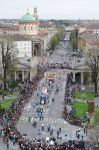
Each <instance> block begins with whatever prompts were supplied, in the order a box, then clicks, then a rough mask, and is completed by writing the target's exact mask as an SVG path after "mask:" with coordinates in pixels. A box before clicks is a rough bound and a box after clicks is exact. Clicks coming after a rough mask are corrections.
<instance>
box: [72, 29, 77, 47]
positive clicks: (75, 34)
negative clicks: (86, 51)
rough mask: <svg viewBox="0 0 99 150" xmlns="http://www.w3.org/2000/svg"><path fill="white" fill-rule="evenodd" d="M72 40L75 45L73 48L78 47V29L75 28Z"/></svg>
mask: <svg viewBox="0 0 99 150" xmlns="http://www.w3.org/2000/svg"><path fill="white" fill-rule="evenodd" d="M70 42H71V44H72V46H73V49H78V29H75V30H74V31H72V32H71V35H70Z"/></svg>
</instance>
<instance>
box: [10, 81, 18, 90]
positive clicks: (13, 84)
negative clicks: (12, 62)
mask: <svg viewBox="0 0 99 150" xmlns="http://www.w3.org/2000/svg"><path fill="white" fill-rule="evenodd" d="M8 87H9V88H10V89H14V88H16V87H18V81H15V80H13V81H10V82H9V83H8Z"/></svg>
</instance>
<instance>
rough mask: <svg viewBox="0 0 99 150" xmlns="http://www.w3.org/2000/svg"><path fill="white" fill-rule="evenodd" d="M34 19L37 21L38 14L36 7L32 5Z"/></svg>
mask: <svg viewBox="0 0 99 150" xmlns="http://www.w3.org/2000/svg"><path fill="white" fill-rule="evenodd" d="M33 16H34V17H35V19H36V21H38V14H37V7H34V15H33Z"/></svg>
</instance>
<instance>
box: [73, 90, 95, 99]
mask: <svg viewBox="0 0 99 150" xmlns="http://www.w3.org/2000/svg"><path fill="white" fill-rule="evenodd" d="M74 97H75V98H79V99H82V100H93V99H94V98H95V92H87V91H75V92H74Z"/></svg>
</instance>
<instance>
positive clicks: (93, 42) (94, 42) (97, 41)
mask: <svg viewBox="0 0 99 150" xmlns="http://www.w3.org/2000/svg"><path fill="white" fill-rule="evenodd" d="M87 43H88V44H90V45H99V37H98V38H92V39H88V40H87Z"/></svg>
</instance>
